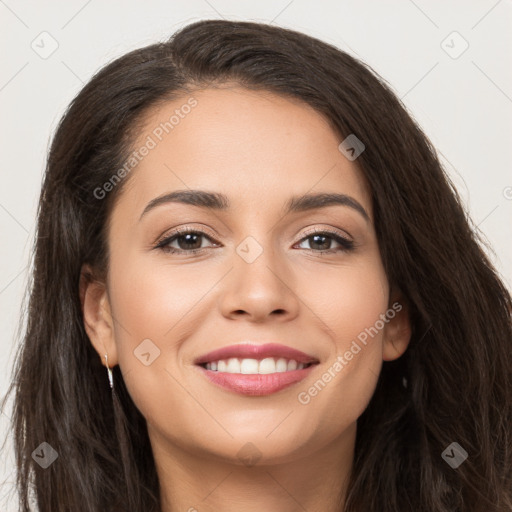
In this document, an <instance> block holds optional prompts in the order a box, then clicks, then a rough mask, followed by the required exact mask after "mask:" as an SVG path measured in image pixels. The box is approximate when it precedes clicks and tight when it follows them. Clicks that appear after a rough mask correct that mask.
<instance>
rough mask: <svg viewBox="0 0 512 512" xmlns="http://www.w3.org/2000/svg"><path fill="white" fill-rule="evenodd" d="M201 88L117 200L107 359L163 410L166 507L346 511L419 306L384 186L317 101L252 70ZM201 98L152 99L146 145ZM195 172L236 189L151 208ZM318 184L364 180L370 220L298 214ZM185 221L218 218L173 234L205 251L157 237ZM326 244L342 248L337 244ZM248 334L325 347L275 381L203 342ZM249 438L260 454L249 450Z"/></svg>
mask: <svg viewBox="0 0 512 512" xmlns="http://www.w3.org/2000/svg"><path fill="white" fill-rule="evenodd" d="M193 97H194V98H195V99H196V100H197V102H198V104H197V106H196V107H195V108H194V109H192V111H191V112H190V114H188V115H187V116H185V117H184V118H183V119H180V122H179V124H178V125H176V126H175V127H174V129H173V130H172V132H170V133H169V134H166V135H165V136H164V137H163V139H162V141H161V142H159V143H158V145H157V146H156V147H155V148H154V149H152V150H151V151H150V152H149V154H148V155H147V156H146V157H145V158H144V159H143V160H142V161H141V162H140V163H139V164H138V165H137V167H136V168H135V169H134V170H133V171H132V172H131V174H130V177H129V179H128V181H127V183H126V186H125V188H124V189H123V191H122V194H121V195H120V196H119V198H118V201H117V203H116V205H115V207H114V209H113V212H112V216H111V222H110V226H109V230H108V243H109V249H110V271H109V274H108V278H107V282H106V283H102V282H99V281H98V282H93V283H90V284H88V285H84V288H83V290H82V299H83V304H84V322H85V326H86V330H87V333H88V335H89V338H90V340H91V343H92V344H93V346H94V347H95V349H96V351H97V352H98V356H99V357H100V358H101V359H102V362H103V363H104V364H105V359H104V355H105V354H108V361H109V366H111V367H112V366H114V365H117V364H119V365H120V367H121V371H122V374H123V378H124V380H125V382H126V385H127V387H128V390H129V392H130V394H131V396H132V399H133V400H134V403H135V404H136V405H137V407H138V408H139V410H140V411H141V413H142V414H143V415H144V417H145V418H146V420H147V425H148V433H149V437H150V440H151V445H152V449H153V453H154V457H155V461H156V465H157V472H158V475H159V480H160V485H161V496H162V502H163V508H162V510H163V512H170V511H177V510H180V511H182V510H183V511H190V512H192V511H193V510H199V511H201V512H202V511H212V512H213V511H218V510H222V511H223V512H231V511H239V510H244V511H247V512H253V511H254V512H256V511H261V510H268V511H276V512H277V511H279V512H292V511H293V512H295V511H298V510H308V511H309V512H313V511H323V512H326V511H327V512H329V511H332V512H334V511H335V510H338V508H337V499H338V498H339V497H340V496H341V498H342V499H343V496H344V493H345V484H346V480H347V478H348V476H349V474H350V470H351V467H352V461H353V453H354V443H355V436H356V428H357V419H358V417H359V416H360V415H361V413H362V412H363V411H364V409H365V408H366V406H367V404H368V402H369V400H370V398H371V396H372V394H373V392H374V389H375V386H376V382H377V378H378V374H379V372H380V369H381V366H382V363H383V361H384V360H393V359H396V358H397V357H400V356H401V355H402V354H403V352H404V351H405V350H406V348H407V345H408V343H409V339H410V334H411V329H410V323H409V314H408V308H407V306H406V304H405V302H404V299H403V297H402V296H401V294H400V293H399V291H397V290H394V289H392V287H390V284H389V283H388V280H387V277H386V274H385V271H384V268H383V265H382V261H381V257H380V253H379V247H378V244H377V238H376V233H375V230H374V217H373V212H372V202H371V196H370V192H369V188H368V186H367V184H366V182H365V180H364V177H363V175H362V173H361V171H360V169H359V168H358V167H357V160H356V161H349V160H348V159H347V158H346V157H345V156H344V155H343V154H342V153H341V152H340V151H339V150H338V145H339V144H340V142H341V140H342V139H340V137H339V136H338V135H337V134H336V133H335V132H334V131H333V130H332V128H331V127H330V125H329V124H328V122H327V121H326V119H325V118H324V117H323V116H322V115H321V114H319V113H318V112H316V111H315V110H313V109H312V108H311V107H309V106H307V105H305V104H303V103H301V102H299V101H292V100H289V99H286V98H284V97H281V96H277V95H274V94H272V93H270V92H263V91H249V90H246V89H244V88H241V87H240V86H237V85H231V86H228V85H224V86H223V87H222V88H217V89H203V90H198V91H195V92H194V93H193ZM188 98H189V96H183V98H180V99H178V100H173V101H170V102H168V103H165V104H163V105H160V106H159V107H158V109H153V110H152V111H151V112H149V113H148V114H147V116H146V117H145V119H144V123H143V124H144V126H143V128H142V130H141V135H140V137H139V140H138V142H137V144H135V146H134V147H135V148H140V146H141V145H142V144H143V143H144V141H145V140H146V138H147V136H148V134H151V132H152V130H153V129H154V128H155V127H157V126H158V125H159V124H160V122H163V121H165V120H167V119H169V117H170V115H172V113H173V111H174V110H175V109H176V108H180V106H181V105H183V104H184V103H186V101H187V99H188ZM183 189H185V190H186V189H202V190H208V191H211V192H221V193H223V194H226V195H227V196H228V198H229V200H230V202H231V203H232V205H231V207H230V209H229V210H226V211H214V210H211V209H207V208H201V207H198V206H192V205H187V204H178V203H168V204H162V205H160V206H158V207H155V208H154V209H152V210H150V211H149V212H148V213H146V214H145V215H144V216H143V217H142V218H140V217H141V213H142V212H143V210H144V209H145V207H146V205H147V204H148V203H149V202H150V201H151V200H153V199H154V198H156V197H158V196H161V195H162V194H165V193H168V192H172V191H175V190H183ZM315 192H330V193H332V192H337V193H340V194H347V195H349V196H351V197H352V198H354V199H355V200H357V201H358V202H359V203H360V204H361V205H362V206H363V207H364V209H365V210H366V212H367V213H368V216H369V221H367V220H365V218H364V217H363V216H362V215H361V214H360V213H359V212H358V211H356V210H355V209H353V208H351V207H349V206H343V205H330V206H328V207H325V208H318V209H315V210H312V211H305V212H301V213H290V214H287V215H283V208H284V205H285V203H286V202H287V201H288V199H289V198H290V197H291V196H294V195H302V194H305V193H315ZM179 226H187V227H190V228H191V229H199V228H204V229H205V230H206V231H207V234H208V235H207V236H209V237H210V238H211V239H208V237H204V238H199V239H198V240H197V245H193V244H192V245H191V242H189V245H188V246H187V245H186V241H185V242H184V241H183V238H181V241H182V242H181V245H180V244H179V243H178V241H176V240H175V241H174V242H172V247H174V248H176V249H180V248H183V247H184V248H185V249H182V250H186V248H187V247H192V248H193V247H199V246H200V244H201V246H202V247H204V249H203V251H202V252H201V253H197V254H190V253H189V254H188V255H187V254H185V253H183V254H171V253H168V252H167V253H166V252H164V251H163V250H162V249H154V248H153V247H154V245H156V243H157V242H158V240H159V239H161V238H163V235H165V234H170V233H171V230H172V229H174V228H176V227H179ZM310 228H317V229H318V230H319V231H322V230H330V231H334V232H335V233H338V234H341V235H342V236H345V237H346V238H349V239H350V240H352V241H354V243H355V248H354V250H353V251H346V250H344V249H343V247H342V246H340V245H339V244H338V243H337V242H336V241H335V239H332V238H331V239H329V238H327V239H326V241H325V246H324V247H322V246H319V244H321V243H322V240H320V241H319V242H317V243H316V244H315V240H314V239H313V238H312V237H311V236H309V238H306V235H307V233H306V231H307V229H310ZM248 236H252V237H253V238H254V239H255V240H256V241H257V243H258V244H259V245H260V246H261V248H262V250H263V252H262V253H261V254H260V255H259V257H257V258H256V259H255V260H254V261H253V262H252V263H248V262H247V261H245V260H244V259H243V258H242V257H240V256H239V254H238V253H237V251H236V248H237V246H238V245H239V244H240V243H241V242H242V241H243V240H244V239H245V238H246V237H248ZM329 243H330V245H329ZM325 248H326V249H332V250H333V251H332V252H331V253H326V254H322V255H319V251H320V250H321V249H325ZM85 268H86V267H84V269H85ZM396 301H398V302H399V303H400V304H401V305H402V309H401V311H400V312H397V313H396V315H395V316H394V318H393V319H392V320H389V321H388V322H387V323H385V326H384V328H382V329H380V330H379V332H378V334H377V335H374V336H373V337H369V341H368V343H367V345H365V346H362V347H363V348H362V350H361V351H360V352H358V353H357V355H354V357H353V358H352V359H351V360H350V361H348V362H347V364H346V366H344V367H343V369H342V370H341V371H339V372H338V373H336V376H335V377H334V378H332V379H331V381H330V382H328V383H327V384H326V385H325V387H324V388H323V389H322V390H321V391H320V392H318V393H317V395H316V396H314V397H311V400H310V402H309V403H307V404H302V403H300V402H299V401H298V394H299V393H300V392H304V391H306V392H307V390H308V389H309V388H310V387H311V386H312V385H313V384H314V383H315V381H317V380H318V379H319V378H321V377H322V375H323V374H324V372H326V371H327V370H328V368H329V367H332V366H333V364H334V363H335V361H336V358H337V356H338V355H343V354H344V353H345V352H346V351H347V350H348V349H350V347H351V343H352V341H353V340H356V339H357V336H358V335H359V334H360V333H361V332H362V331H364V330H365V329H366V328H369V327H371V326H374V325H375V323H376V321H377V320H379V318H381V317H380V316H379V315H382V314H385V312H386V311H387V310H388V309H389V308H391V306H392V304H393V303H395V302H396ZM145 339H150V340H151V342H152V343H154V345H155V346H156V347H158V349H159V350H160V354H159V356H158V357H156V359H154V360H153V361H152V362H151V364H149V365H148V366H146V365H144V364H142V363H141V361H140V360H139V359H138V358H137V357H136V356H135V355H134V350H136V348H137V347H138V346H139V344H140V343H141V342H142V341H143V340H145ZM243 340H250V341H253V342H255V343H265V342H276V343H282V344H284V345H289V346H292V347H294V348H297V349H299V350H302V351H303V352H306V353H307V354H311V355H313V356H315V357H316V358H317V359H318V360H319V361H320V364H319V365H318V366H317V367H316V368H315V370H314V371H313V372H312V373H310V374H309V376H308V377H307V378H306V379H305V380H303V381H302V382H299V383H296V384H293V385H292V386H290V387H288V388H286V389H284V390H281V391H279V392H277V393H274V394H272V395H268V396H263V397H250V396H245V395H241V394H236V393H234V392H230V391H227V390H224V389H222V388H219V387H217V386H215V385H214V384H212V383H210V382H209V381H208V380H207V379H206V378H204V376H203V375H202V374H201V373H200V371H199V370H198V369H197V367H195V366H194V364H193V360H194V358H195V357H197V356H199V355H202V354H205V353H206V352H209V351H211V350H213V349H217V348H220V347H223V346H226V345H230V344H234V343H238V342H240V341H243ZM151 357H153V356H151ZM106 377H107V376H106V375H105V378H106ZM247 443H252V445H247V446H245V445H246V444H247ZM244 446H245V450H246V451H248V452H249V453H250V454H253V455H254V460H255V463H254V464H248V463H244V461H243V460H242V458H241V456H240V455H239V451H240V450H241V448H243V447H244ZM258 457H259V458H258ZM256 459H258V460H256Z"/></svg>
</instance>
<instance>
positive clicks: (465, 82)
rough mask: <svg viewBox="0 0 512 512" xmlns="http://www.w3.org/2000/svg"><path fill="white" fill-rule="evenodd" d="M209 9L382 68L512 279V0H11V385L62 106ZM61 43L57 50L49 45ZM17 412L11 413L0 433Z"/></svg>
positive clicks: (1, 377)
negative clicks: (114, 63) (300, 35)
mask: <svg viewBox="0 0 512 512" xmlns="http://www.w3.org/2000/svg"><path fill="white" fill-rule="evenodd" d="M211 18H226V19H237V20H252V21H264V22H270V21H272V22H273V23H275V24H277V25H281V26H284V27H288V28H292V29H296V30H299V31H303V32H305V33H307V34H310V35H312V36H315V37H318V38H320V39H323V40H324V41H327V42H330V43H332V44H334V45H336V46H338V47H339V48H341V49H343V50H345V51H347V52H349V53H351V54H352V55H354V56H356V57H358V58H360V59H362V60H363V61H365V62H367V63H368V64H369V65H370V66H371V67H372V68H373V69H374V70H375V71H377V72H378V73H379V74H380V75H381V76H382V77H383V78H384V79H385V80H386V81H387V82H388V83H389V84H390V85H391V87H392V88H393V90H394V91H395V92H396V94H397V95H398V96H399V97H400V98H401V99H402V100H403V102H404V103H405V105H406V106H407V108H408V109H409V112H410V113H411V114H412V115H413V116H414V117H415V118H416V120H417V121H418V122H419V123H420V125H421V126H422V128H423V129H424V130H425V132H426V133H427V135H428V136H429V137H430V139H431V141H432V142H433V143H434V145H435V147H436V148H437V150H438V152H439V154H440V156H441V158H442V161H443V163H444V164H445V167H446V169H447V171H448V172H449V174H450V176H451V177H452V179H453V180H454V182H455V185H456V186H457V188H458V190H459V191H460V193H461V195H462V197H463V199H464V202H465V204H466V206H467V208H468V211H469V212H470V214H471V216H472V218H473V220H474V222H475V224H476V225H478V226H479V228H480V229H481V230H482V231H483V233H484V235H485V236H486V238H487V239H488V241H489V243H490V244H491V246H492V247H493V249H494V254H493V253H491V254H490V256H491V259H492V261H493V262H494V264H495V265H496V267H497V269H498V271H499V272H500V273H501V275H502V277H503V279H504V280H505V282H506V284H507V286H508V287H509V289H512V242H511V240H512V236H511V235H512V222H511V221H512V172H511V164H512V150H511V146H512V65H510V64H511V62H510V61H511V59H510V54H511V49H512V31H511V30H510V27H511V26H512V2H511V1H510V0H508V1H507V0H500V1H496V0H485V1H484V0H481V1H477V0H473V1H467V0H466V1H463V0H459V1H453V0H452V1H445V2H427V1H425V0H422V1H420V0H415V1H412V0H393V1H377V0H375V1H370V0H365V1H361V0H357V1H356V0H351V1H334V0H330V1H323V2H318V1H312V0H292V1H290V0H279V1H273V2H272V1H269V0H265V1H262V0H258V1H245V2H241V1H240V2H235V1H234V0H187V1H185V0H179V1H174V2H172V1H169V0H166V1H164V0H152V1H148V2H142V1H139V2H136V1H133V0H132V1H126V0H125V1H120V0H116V1H110V2H100V1H99V0H89V1H87V0H72V1H69V0H68V1H60V2H59V1H56V0H52V1H46V2H44V4H43V2H36V1H35V0H30V1H28V0H25V1H23V0H20V1H15V0H0V34H2V36H1V37H2V46H3V49H2V52H1V54H0V55H1V56H0V59H1V66H0V109H1V119H2V122H1V133H0V148H1V149H0V155H1V157H2V158H1V171H0V172H1V175H0V176H1V180H0V263H1V265H0V320H1V325H2V330H1V334H0V386H1V389H0V392H1V396H3V395H4V394H5V391H6V388H7V385H8V382H9V376H10V373H11V368H12V365H13V357H14V353H15V350H16V348H17V345H18V340H17V339H16V337H15V332H16V328H17V322H18V318H19V314H20V308H21V302H22V298H23V291H24V288H25V286H26V283H27V280H28V274H27V268H28V265H29V258H30V250H31V244H32V240H33V235H34V227H35V214H36V207H37V200H38V196H39V189H40V184H41V175H42V171H43V169H44V162H45V157H46V152H47V149H48V144H49V140H50V137H51V135H52V133H53V130H54V129H55V127H56V124H57V122H58V120H59V118H60V116H61V115H62V113H63V112H64V110H65V108H66V106H67V105H68V103H69V102H70V101H71V99H72V98H73V97H74V96H75V95H76V94H77V92H78V91H79V90H80V89H81V88H82V86H83V85H84V84H85V83H86V82H87V80H89V78H90V77H91V76H92V74H93V73H94V72H95V71H96V70H98V68H100V67H102V66H103V65H104V64H106V63H107V62H109V61H111V60H113V59H114V58H116V57H118V56H120V55H122V54H124V53H126V52H127V51H129V50H132V49H134V48H138V47H141V46H145V45H147V44H150V43H152V42H155V41H156V40H163V39H166V38H167V37H169V36H170V35H171V34H172V33H173V32H174V31H176V30H177V29H178V28H180V27H182V26H184V25H186V24H188V23H190V22H192V21H197V20H200V19H211ZM454 31H456V32H458V34H459V35H460V36H459V35H457V34H455V35H453V34H452V33H453V32H454ZM43 32H47V33H48V34H50V35H44V34H43V35H41V33H43ZM443 41H444V42H443ZM464 41H466V42H467V43H465V42H464ZM52 44H53V45H55V44H58V48H57V49H56V51H55V52H54V53H53V54H51V55H50V56H47V55H45V54H44V52H49V50H51V49H52ZM466 44H468V45H469V47H468V48H467V50H465V51H464V52H463V53H462V54H461V55H458V54H459V53H460V52H461V51H462V50H463V49H464V47H465V45H466ZM33 47H34V49H33ZM35 50H37V51H35ZM38 52H39V53H38ZM450 54H451V55H450ZM41 55H42V56H41ZM42 57H47V58H42ZM454 57H456V58H454ZM48 357H52V355H51V354H48ZM9 413H10V409H8V410H7V411H5V414H3V415H1V418H0V434H1V436H2V439H4V437H5V435H6V432H7V426H8V421H9V419H8V416H9ZM41 441H44V440H41ZM34 448H35V447H34ZM13 468H14V465H13V454H12V451H7V452H6V453H5V454H3V456H2V457H0V482H4V485H3V486H2V489H1V491H0V507H1V510H5V511H6V512H14V511H15V510H16V508H15V506H14V501H15V500H14V499H13V489H12V481H13V478H14V473H13Z"/></svg>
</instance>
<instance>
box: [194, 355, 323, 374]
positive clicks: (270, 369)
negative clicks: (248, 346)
mask: <svg viewBox="0 0 512 512" xmlns="http://www.w3.org/2000/svg"><path fill="white" fill-rule="evenodd" d="M314 364H318V363H316V362H310V363H299V362H297V361H296V360H295V359H286V358H283V357H279V358H275V357H266V358H264V359H260V360H259V359H252V358H237V357H231V358H229V359H220V360H218V361H211V362H208V363H201V364H199V365H198V366H201V367H202V368H204V369H205V370H210V371H212V372H221V373H233V374H241V375H269V374H275V373H285V372H291V371H294V370H303V369H305V368H309V367H310V366H312V365H314Z"/></svg>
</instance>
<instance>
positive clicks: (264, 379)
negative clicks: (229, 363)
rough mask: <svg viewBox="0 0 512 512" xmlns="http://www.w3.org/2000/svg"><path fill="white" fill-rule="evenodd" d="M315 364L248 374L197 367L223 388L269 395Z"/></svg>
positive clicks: (294, 381)
mask: <svg viewBox="0 0 512 512" xmlns="http://www.w3.org/2000/svg"><path fill="white" fill-rule="evenodd" d="M315 366H317V364H312V365H311V366H308V367H307V368H303V369H302V370H291V371H286V372H278V373H268V374H248V375H246V374H243V373H227V372H219V371H213V370H207V369H206V368H203V367H202V366H198V368H199V369H200V370H202V372H203V374H204V375H205V377H206V378H207V379H208V380H210V382H213V383H214V384H216V385H217V386H220V387H222V388H224V389H229V390H230V391H234V392H235V393H240V394H242V395H251V396H264V395H271V394H272V393H276V392H277V391H280V390H281V389H284V388H287V387H288V386H291V385H292V384H295V383H296V382H300V381H301V380H303V379H305V378H306V377H307V376H308V375H309V373H310V372H311V370H313V368H314V367H315Z"/></svg>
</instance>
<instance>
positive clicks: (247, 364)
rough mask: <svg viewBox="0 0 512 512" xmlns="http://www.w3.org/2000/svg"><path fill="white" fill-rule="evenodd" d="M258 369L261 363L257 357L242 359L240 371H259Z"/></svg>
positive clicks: (247, 372)
mask: <svg viewBox="0 0 512 512" xmlns="http://www.w3.org/2000/svg"><path fill="white" fill-rule="evenodd" d="M258 370H259V363H258V360H257V359H242V362H241V363H240V373H245V374H251V373H259V371H258Z"/></svg>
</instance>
